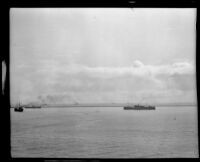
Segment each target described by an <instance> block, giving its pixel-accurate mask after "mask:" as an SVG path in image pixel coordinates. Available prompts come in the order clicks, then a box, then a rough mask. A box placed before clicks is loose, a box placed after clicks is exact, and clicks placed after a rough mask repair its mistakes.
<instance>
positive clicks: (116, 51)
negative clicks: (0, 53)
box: [10, 8, 197, 104]
mask: <svg viewBox="0 0 200 162" xmlns="http://www.w3.org/2000/svg"><path fill="white" fill-rule="evenodd" d="M195 35H196V9H189V8H187V9H186V8H182V9H175V8H174V9H164V8H163V9H151V8H148V9H143V8H137V9H134V10H132V9H129V8H106V9H103V8H89V9H88V8H87V9H86V8H85V9H84V8H65V9H64V8H51V9H50V8H45V9H44V8H43V9H41V8H32V9H30V8H29V9H27V8H12V9H11V10H10V90H11V91H10V95H11V96H10V98H11V104H16V103H18V102H21V103H24V104H26V103H31V102H35V103H47V104H71V103H80V104H82V103H113V102H114V103H115V102H120V103H128V102H135V103H143V102H144V103H158V102H160V103H175V102H177V103H184V102H185V103H194V104H196V102H197V101H196V100H197V99H196V65H195V62H196V60H195V52H196V51H195V49H196V42H195V39H196V38H195Z"/></svg>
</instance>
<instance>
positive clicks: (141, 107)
mask: <svg viewBox="0 0 200 162" xmlns="http://www.w3.org/2000/svg"><path fill="white" fill-rule="evenodd" d="M155 109H156V107H155V106H144V105H139V104H137V105H133V106H125V107H124V110H155Z"/></svg>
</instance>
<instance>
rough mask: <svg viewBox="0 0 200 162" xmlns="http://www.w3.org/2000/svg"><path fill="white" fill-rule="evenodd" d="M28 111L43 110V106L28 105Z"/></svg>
mask: <svg viewBox="0 0 200 162" xmlns="http://www.w3.org/2000/svg"><path fill="white" fill-rule="evenodd" d="M25 108H26V109H41V108H42V107H41V106H36V105H26V106H25Z"/></svg>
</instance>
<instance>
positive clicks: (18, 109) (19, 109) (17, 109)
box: [14, 104, 24, 112]
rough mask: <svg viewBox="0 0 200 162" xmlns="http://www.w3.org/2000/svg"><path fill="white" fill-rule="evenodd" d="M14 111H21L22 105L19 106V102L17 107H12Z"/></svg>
mask: <svg viewBox="0 0 200 162" xmlns="http://www.w3.org/2000/svg"><path fill="white" fill-rule="evenodd" d="M14 111H16V112H23V111H24V109H23V106H21V105H20V104H19V105H18V106H17V107H15V108H14Z"/></svg>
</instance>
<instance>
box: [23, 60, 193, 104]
mask: <svg viewBox="0 0 200 162" xmlns="http://www.w3.org/2000/svg"><path fill="white" fill-rule="evenodd" d="M46 63H47V62H46ZM136 65H137V66H136ZM194 74H195V67H194V65H192V64H191V63H188V62H177V63H173V64H168V65H145V64H143V63H142V62H141V61H134V63H133V66H130V67H88V66H84V65H78V64H70V65H64V64H63V65H62V66H57V64H56V63H54V64H48V63H47V64H46V65H44V66H43V68H42V69H41V70H40V69H38V70H37V71H34V72H33V73H31V74H29V75H28V76H27V78H26V79H27V80H25V81H22V83H23V85H26V87H27V88H25V89H26V90H23V88H21V91H24V92H23V93H22V94H26V93H28V92H27V91H29V94H33V95H34V96H35V98H37V96H43V97H44V98H46V101H49V102H50V100H49V98H52V97H53V98H54V99H52V100H51V102H64V101H69V102H75V101H77V102H90V101H91V102H97V101H98V102H100V101H101V102H105V101H107V102H119V101H121V102H131V101H132V99H134V101H141V100H145V101H153V100H154V101H155V100H157V99H158V98H159V100H160V101H163V102H164V101H166V102H172V101H174V102H175V101H176V100H180V101H182V99H184V100H185V101H187V100H188V101H190V100H191V101H193V100H195V97H194V96H195V89H196V85H195V75H194ZM38 78H40V80H38ZM31 91H34V93H32V92H31ZM72 94H73V95H72ZM186 94H187V95H186ZM70 95H71V97H70ZM188 95H189V98H186V96H187V97H188ZM45 96H46V97H45ZM47 96H49V97H47ZM81 96H82V97H81ZM86 96H87V97H86ZM89 96H90V97H89ZM100 96H101V97H100ZM66 98H67V100H66Z"/></svg>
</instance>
